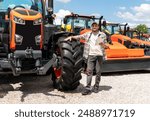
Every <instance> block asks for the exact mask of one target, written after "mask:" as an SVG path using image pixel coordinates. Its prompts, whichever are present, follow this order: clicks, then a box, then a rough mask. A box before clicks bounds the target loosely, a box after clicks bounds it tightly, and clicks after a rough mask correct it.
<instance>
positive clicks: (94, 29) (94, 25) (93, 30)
mask: <svg viewBox="0 0 150 121" xmlns="http://www.w3.org/2000/svg"><path fill="white" fill-rule="evenodd" d="M91 28H92V32H98V31H99V24H98V23H97V22H93V23H92V25H91Z"/></svg>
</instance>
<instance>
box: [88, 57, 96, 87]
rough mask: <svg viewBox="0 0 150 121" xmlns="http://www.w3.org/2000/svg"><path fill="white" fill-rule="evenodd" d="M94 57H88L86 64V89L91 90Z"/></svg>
mask: <svg viewBox="0 0 150 121" xmlns="http://www.w3.org/2000/svg"><path fill="white" fill-rule="evenodd" d="M95 60H96V57H95V56H89V58H88V63H87V86H86V88H91V82H92V76H93V70H94V66H95Z"/></svg>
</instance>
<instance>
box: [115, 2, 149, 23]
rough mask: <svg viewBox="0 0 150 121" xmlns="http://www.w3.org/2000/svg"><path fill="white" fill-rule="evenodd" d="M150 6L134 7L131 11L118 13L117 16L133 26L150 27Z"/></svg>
mask: <svg viewBox="0 0 150 121" xmlns="http://www.w3.org/2000/svg"><path fill="white" fill-rule="evenodd" d="M149 13H150V4H141V5H140V6H134V7H132V8H130V9H129V11H123V12H122V11H118V12H117V16H118V17H119V18H122V19H124V20H125V21H127V22H129V23H131V24H146V25H148V26H150V16H149Z"/></svg>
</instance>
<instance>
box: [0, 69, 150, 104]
mask: <svg viewBox="0 0 150 121" xmlns="http://www.w3.org/2000/svg"><path fill="white" fill-rule="evenodd" d="M149 76H150V73H149V71H140V72H130V73H129V72H128V73H126V72H124V73H113V74H103V76H102V81H101V86H100V92H99V93H98V94H94V93H92V94H91V95H87V96H82V95H81V93H80V92H81V91H82V89H83V85H84V84H85V83H86V75H84V74H82V80H81V84H80V86H79V87H78V88H77V89H76V90H74V91H69V92H60V91H57V90H56V89H54V88H53V87H52V81H50V80H49V78H50V77H49V76H45V77H41V76H34V75H24V76H23V75H22V76H20V77H13V76H6V75H5V76H1V77H0V103H4V104H15V103H23V104H41V103H46V104H48V103H50V104H54V103H56V104H68V103H69V104H72V103H77V104H86V103H101V104H105V103H110V104H120V103H131V104H143V103H150V80H149Z"/></svg>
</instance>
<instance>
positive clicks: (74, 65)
mask: <svg viewBox="0 0 150 121" xmlns="http://www.w3.org/2000/svg"><path fill="white" fill-rule="evenodd" d="M0 6H1V7H0V74H1V75H3V74H13V75H14V76H19V75H20V74H26V73H29V74H31V73H34V74H37V75H46V74H50V75H52V80H53V82H54V86H55V87H56V88H57V89H61V90H73V89H76V88H77V87H78V85H79V80H80V79H81V71H82V55H81V47H80V43H79V42H78V41H72V42H69V41H68V42H67V41H65V40H64V39H65V38H66V37H68V36H70V35H72V33H69V32H59V31H58V30H57V27H56V26H55V25H53V0H17V1H16V0H0Z"/></svg>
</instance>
